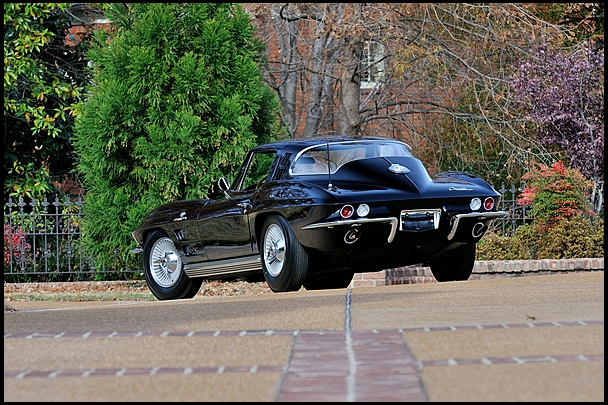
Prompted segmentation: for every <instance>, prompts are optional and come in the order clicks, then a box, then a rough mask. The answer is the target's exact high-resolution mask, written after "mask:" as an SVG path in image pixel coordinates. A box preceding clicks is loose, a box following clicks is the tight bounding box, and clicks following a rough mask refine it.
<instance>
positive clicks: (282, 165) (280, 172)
mask: <svg viewBox="0 0 608 405" xmlns="http://www.w3.org/2000/svg"><path fill="white" fill-rule="evenodd" d="M290 160H291V153H285V154H284V155H283V156H281V158H280V160H279V164H278V167H277V171H276V173H275V176H274V177H275V178H276V179H277V180H279V179H283V178H285V177H286V175H287V171H288V170H289V161H290Z"/></svg>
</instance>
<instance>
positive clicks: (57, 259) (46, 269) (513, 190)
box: [4, 184, 532, 278]
mask: <svg viewBox="0 0 608 405" xmlns="http://www.w3.org/2000/svg"><path fill="white" fill-rule="evenodd" d="M521 190H522V187H519V188H518V187H516V186H514V185H512V186H511V187H510V188H509V189H507V188H505V185H504V184H503V185H502V186H501V188H500V189H499V190H498V191H499V192H500V194H501V195H502V199H501V202H500V205H499V207H497V209H499V210H503V211H507V212H509V214H510V215H509V216H508V217H507V218H504V219H497V220H494V223H493V229H492V230H493V231H494V232H495V233H497V234H500V235H507V234H510V233H511V232H513V231H514V230H515V229H516V228H517V227H518V226H520V225H523V224H525V223H529V222H531V221H532V218H530V217H529V216H528V215H527V212H526V207H525V206H519V205H517V197H518V195H519V193H520V192H521ZM84 204H85V202H84V201H83V200H82V198H81V197H80V196H78V197H76V198H75V199H74V198H70V197H67V196H66V197H62V198H59V197H57V196H55V197H54V198H51V200H50V201H49V200H47V199H46V198H45V199H44V200H42V201H36V200H30V201H29V202H25V201H24V200H23V199H22V198H20V199H19V201H18V202H14V201H13V200H12V199H11V198H9V201H8V203H7V204H5V206H4V276H5V278H6V276H7V275H8V276H13V275H47V276H48V275H55V274H56V275H70V274H71V275H95V274H97V273H134V272H141V271H142V269H141V268H131V269H129V268H128V267H126V265H124V264H122V263H121V261H120V260H118V257H117V259H116V261H115V262H116V264H115V265H113V266H112V265H111V266H108V267H104V268H96V267H95V266H94V263H93V260H92V259H91V258H90V257H88V256H87V254H86V253H85V252H84V250H83V246H82V242H81V238H80V235H81V228H80V224H81V222H82V218H83V213H82V206H83V205H84ZM115 253H116V252H115Z"/></svg>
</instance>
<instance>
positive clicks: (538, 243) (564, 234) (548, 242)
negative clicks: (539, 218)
mask: <svg viewBox="0 0 608 405" xmlns="http://www.w3.org/2000/svg"><path fill="white" fill-rule="evenodd" d="M583 257H604V220H603V219H590V218H586V217H584V216H581V215H576V216H573V217H572V218H569V219H565V220H563V221H560V222H558V223H556V224H555V225H554V226H552V227H551V228H550V229H548V230H547V229H544V228H543V227H538V226H536V224H535V223H532V224H527V225H523V226H520V227H519V228H517V230H516V231H515V233H514V234H513V235H511V236H499V235H497V234H494V233H488V234H486V235H485V236H484V237H483V238H482V239H481V241H480V242H479V243H478V244H477V260H537V259H575V258H583Z"/></svg>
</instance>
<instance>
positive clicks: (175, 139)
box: [74, 3, 278, 265]
mask: <svg viewBox="0 0 608 405" xmlns="http://www.w3.org/2000/svg"><path fill="white" fill-rule="evenodd" d="M107 15H108V17H109V18H110V19H112V20H113V21H115V26H116V28H117V30H116V32H115V33H113V35H112V37H110V36H109V35H108V34H107V33H104V32H98V33H97V38H96V42H95V45H94V46H93V47H92V49H91V51H90V52H89V54H88V56H89V58H90V59H91V61H92V63H93V70H92V73H93V77H94V78H93V83H92V84H91V85H90V86H89V87H88V88H87V94H86V101H85V102H84V103H83V104H82V106H81V112H82V114H81V115H79V117H78V119H77V121H76V132H75V134H74V145H75V150H76V152H77V154H78V157H79V162H78V172H79V173H80V174H81V176H84V185H85V189H86V190H87V197H86V198H87V204H86V205H85V206H84V210H85V214H86V216H85V223H84V224H83V232H84V233H83V235H84V243H85V245H86V246H87V247H88V248H89V249H90V250H91V253H92V254H93V255H94V256H95V258H96V260H97V261H99V264H98V265H101V264H102V263H105V262H107V261H108V260H110V257H109V255H110V254H111V253H112V252H114V251H118V252H119V256H121V257H122V258H123V259H124V260H128V258H129V257H131V258H132V257H133V256H134V255H131V254H129V253H127V251H128V249H129V248H131V247H134V245H135V242H134V241H133V239H132V237H131V234H130V233H131V231H132V230H133V229H134V228H135V227H137V226H138V225H139V224H140V223H141V221H142V220H143V218H144V216H145V215H146V213H147V212H149V211H150V210H151V209H152V208H154V207H156V206H158V205H159V204H161V203H165V202H168V201H174V200H180V199H197V198H208V197H213V196H215V194H216V193H217V191H218V190H217V187H216V183H217V180H218V179H219V178H220V177H221V176H222V175H229V174H230V173H235V172H236V170H237V169H238V167H239V166H240V163H241V162H242V160H243V157H244V155H245V153H246V152H247V151H248V150H249V149H250V148H251V147H253V146H255V145H258V144H261V143H265V142H268V141H272V140H274V139H275V136H276V134H277V131H278V129H277V123H278V110H277V109H278V103H277V101H276V98H275V96H274V94H273V93H272V92H271V90H270V89H269V88H268V87H267V86H266V85H264V84H263V80H262V76H261V74H260V72H259V66H260V63H261V55H262V53H263V50H264V45H263V43H262V42H261V41H260V40H259V39H257V38H256V37H255V36H254V29H253V26H252V24H251V21H250V18H249V16H248V15H247V14H246V13H244V12H243V10H242V9H241V6H240V5H235V4H215V3H213V4H212V3H180V4H177V3H170V4H160V3H137V4H126V5H125V4H113V5H112V6H110V8H109V9H108V12H107Z"/></svg>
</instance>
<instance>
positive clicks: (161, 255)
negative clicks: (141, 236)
mask: <svg viewBox="0 0 608 405" xmlns="http://www.w3.org/2000/svg"><path fill="white" fill-rule="evenodd" d="M144 275H145V277H146V282H147V283H148V288H150V291H152V294H154V296H155V297H156V298H158V299H159V300H174V299H180V298H192V297H194V296H195V295H196V293H197V292H198V290H199V289H200V288H201V284H202V282H203V280H202V279H191V278H190V277H188V276H187V275H186V273H185V272H184V264H183V263H182V260H181V259H180V257H179V255H178V253H177V249H176V248H175V244H173V241H172V240H171V239H170V238H169V237H168V236H167V234H166V233H165V232H163V231H160V230H157V231H154V232H152V233H151V234H150V236H148V238H147V239H146V243H145V244H144Z"/></svg>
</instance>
